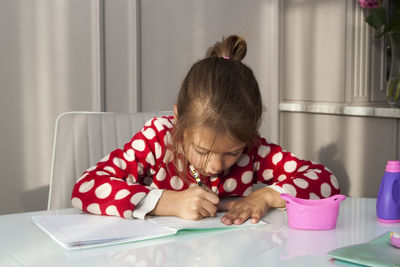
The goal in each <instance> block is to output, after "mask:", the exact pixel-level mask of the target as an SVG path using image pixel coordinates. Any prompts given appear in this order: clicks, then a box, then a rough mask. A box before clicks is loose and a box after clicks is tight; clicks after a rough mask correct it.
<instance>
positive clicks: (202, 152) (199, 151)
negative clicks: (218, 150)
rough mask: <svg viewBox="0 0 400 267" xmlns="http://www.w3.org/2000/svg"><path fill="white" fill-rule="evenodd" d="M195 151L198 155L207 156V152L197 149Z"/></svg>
mask: <svg viewBox="0 0 400 267" xmlns="http://www.w3.org/2000/svg"><path fill="white" fill-rule="evenodd" d="M195 150H196V152H197V153H199V154H200V155H207V154H208V151H206V150H200V149H197V148H195Z"/></svg>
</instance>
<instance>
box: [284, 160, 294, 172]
mask: <svg viewBox="0 0 400 267" xmlns="http://www.w3.org/2000/svg"><path fill="white" fill-rule="evenodd" d="M283 168H284V170H285V172H287V173H292V172H294V171H295V170H296V168H297V163H296V161H294V160H289V161H287V162H285V164H283Z"/></svg>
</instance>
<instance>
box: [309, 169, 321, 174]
mask: <svg viewBox="0 0 400 267" xmlns="http://www.w3.org/2000/svg"><path fill="white" fill-rule="evenodd" d="M308 171H310V172H315V173H321V172H322V171H321V170H320V169H311V170H308Z"/></svg>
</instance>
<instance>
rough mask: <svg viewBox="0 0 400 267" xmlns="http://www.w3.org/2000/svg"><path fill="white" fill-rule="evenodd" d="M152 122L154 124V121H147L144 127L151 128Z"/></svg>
mask: <svg viewBox="0 0 400 267" xmlns="http://www.w3.org/2000/svg"><path fill="white" fill-rule="evenodd" d="M152 122H153V119H150V120H148V121H146V123H145V124H144V126H147V127H149V126H151V123H152Z"/></svg>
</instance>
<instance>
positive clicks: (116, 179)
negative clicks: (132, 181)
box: [110, 177, 125, 182]
mask: <svg viewBox="0 0 400 267" xmlns="http://www.w3.org/2000/svg"><path fill="white" fill-rule="evenodd" d="M110 180H113V181H118V182H125V181H124V180H122V179H120V178H116V177H110Z"/></svg>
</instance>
